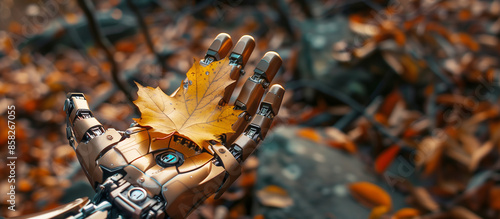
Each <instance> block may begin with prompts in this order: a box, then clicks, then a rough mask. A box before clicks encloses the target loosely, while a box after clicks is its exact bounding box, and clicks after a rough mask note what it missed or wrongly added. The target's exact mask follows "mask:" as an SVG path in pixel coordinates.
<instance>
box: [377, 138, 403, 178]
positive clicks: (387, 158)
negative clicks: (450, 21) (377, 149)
mask: <svg viewBox="0 0 500 219" xmlns="http://www.w3.org/2000/svg"><path fill="white" fill-rule="evenodd" d="M399 149H400V147H399V146H398V145H393V146H390V147H389V148H387V149H385V150H384V151H383V152H382V153H381V154H380V155H378V157H377V159H376V160H375V171H376V172H377V173H379V174H380V173H383V172H384V171H385V170H386V169H387V167H389V166H390V165H391V163H392V161H393V160H394V158H396V156H397V155H398V153H399Z"/></svg>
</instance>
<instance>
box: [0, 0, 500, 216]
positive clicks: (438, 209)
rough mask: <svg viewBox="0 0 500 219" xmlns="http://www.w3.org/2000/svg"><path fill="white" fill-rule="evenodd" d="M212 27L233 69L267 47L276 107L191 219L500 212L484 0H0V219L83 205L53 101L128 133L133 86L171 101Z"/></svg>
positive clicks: (493, 4) (495, 71)
mask: <svg viewBox="0 0 500 219" xmlns="http://www.w3.org/2000/svg"><path fill="white" fill-rule="evenodd" d="M79 2H83V3H87V5H91V6H93V7H90V8H87V9H88V10H84V8H82V7H81V6H80V5H79V4H78V3H79ZM130 2H131V3H132V4H129V3H130ZM84 11H86V12H87V13H86V14H85V13H84ZM87 17H91V18H93V20H94V21H95V22H90V23H89V22H87V21H88V20H87ZM96 31H98V32H100V35H101V36H100V37H96V35H95V34H93V33H95V32H96ZM221 32H225V33H228V34H230V35H231V36H232V38H233V42H236V41H237V40H238V39H239V37H241V36H243V35H245V34H249V35H252V36H253V37H254V38H255V39H256V43H257V45H256V48H255V50H254V52H253V54H252V56H251V58H250V61H249V62H248V64H247V67H246V71H247V72H252V71H253V68H254V66H255V65H256V63H257V62H258V61H259V60H260V58H261V57H262V56H263V55H264V53H265V52H266V51H268V50H274V51H276V52H278V53H279V54H280V55H281V57H282V58H283V61H284V62H283V67H282V69H281V70H280V72H279V73H278V75H277V76H276V78H275V79H274V83H279V84H282V85H283V86H284V87H285V88H286V96H285V99H284V102H283V105H282V108H281V110H280V113H279V115H278V116H277V117H276V118H275V122H274V129H273V131H272V133H271V134H270V135H268V137H267V138H266V140H265V141H264V143H263V144H261V147H260V149H259V150H258V151H257V152H256V153H255V156H253V157H251V158H250V159H249V160H248V161H247V162H246V163H245V164H244V171H243V175H242V176H241V177H240V178H239V180H238V181H237V182H236V183H235V184H234V185H233V186H232V188H231V189H230V190H229V191H228V192H226V194H225V195H224V196H223V197H222V198H221V199H218V200H214V199H208V200H207V201H206V202H205V203H204V204H203V205H202V206H201V207H200V208H199V209H197V210H196V211H195V212H194V213H193V214H192V215H191V216H190V217H189V218H192V219H195V218H255V219H260V218H306V217H308V218H398V219H402V218H465V219H475V218H499V217H500V176H499V168H500V163H499V160H498V157H499V149H500V147H499V140H500V130H499V128H500V116H499V112H500V111H499V105H498V100H499V99H498V98H499V86H498V85H499V84H498V82H499V76H500V75H499V73H500V66H499V55H500V54H499V52H500V44H499V36H500V35H499V34H500V1H497V0H373V1H370V0H310V1H306V0H275V1H264V0H251V1H245V0H188V1H181V0H130V1H128V0H106V1H97V0H94V1H92V0H15V1H14V0H2V1H0V124H1V125H0V129H1V132H0V145H2V146H1V148H0V154H1V155H2V156H1V157H0V197H1V200H0V203H1V208H0V215H2V216H6V217H10V216H19V215H25V214H30V213H34V212H40V211H43V210H48V209H52V208H55V207H57V206H60V205H62V204H64V203H68V202H70V201H72V200H74V199H76V198H78V197H85V196H88V197H92V196H93V194H94V192H93V190H92V188H91V187H90V186H89V184H88V181H87V179H86V178H85V175H84V173H83V172H82V171H81V169H80V167H79V163H78V161H77V159H76V156H75V153H74V152H73V149H72V148H71V147H70V146H69V143H68V141H67V140H66V136H65V135H66V134H65V127H66V123H65V113H64V112H63V111H62V106H63V104H64V100H65V98H66V97H65V96H66V93H67V92H83V93H85V95H86V97H87V99H88V100H89V104H90V106H91V109H92V110H93V112H94V115H95V116H96V117H97V118H98V119H99V120H100V121H101V123H103V125H104V126H105V127H106V128H109V127H114V128H116V129H120V130H123V129H126V128H127V127H128V126H129V124H130V123H131V122H132V118H139V117H140V115H139V114H138V113H137V111H136V108H135V106H134V105H133V104H132V103H131V102H130V100H131V99H135V98H136V91H137V88H136V86H135V84H134V81H137V82H139V83H140V84H142V85H147V86H152V87H157V86H159V87H160V88H161V89H163V90H164V91H165V92H166V93H167V94H169V93H171V92H172V91H174V90H175V89H176V88H177V87H178V86H179V85H180V83H181V81H182V80H183V79H184V78H185V73H186V72H187V70H188V69H189V68H190V66H191V65H192V63H193V61H194V58H196V59H200V58H203V56H204V54H205V52H206V49H207V48H208V46H209V45H210V43H211V42H212V40H213V39H214V37H215V36H216V35H217V34H218V33H221ZM250 75H251V74H246V75H245V76H246V77H249V76H250ZM245 79H246V78H243V79H242V80H240V83H239V84H240V85H241V84H242V83H243V82H244V81H245ZM9 105H15V107H16V119H15V122H16V146H17V148H16V153H17V155H18V160H17V164H16V203H17V205H16V211H15V212H14V211H9V210H7V207H8V206H9V203H8V202H7V199H8V197H7V195H6V193H8V190H9V188H8V187H9V185H10V184H9V183H8V182H7V177H8V175H9V169H8V168H9V167H8V166H7V163H8V160H7V159H6V157H7V138H8V134H7V125H6V124H7V106H9Z"/></svg>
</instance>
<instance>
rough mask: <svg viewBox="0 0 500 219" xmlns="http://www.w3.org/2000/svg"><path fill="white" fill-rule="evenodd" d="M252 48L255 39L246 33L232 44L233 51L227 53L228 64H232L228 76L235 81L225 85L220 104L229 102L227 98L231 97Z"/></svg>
mask: <svg viewBox="0 0 500 219" xmlns="http://www.w3.org/2000/svg"><path fill="white" fill-rule="evenodd" d="M254 48H255V40H254V39H253V37H251V36H248V35H245V36H242V37H241V38H240V40H238V43H236V46H234V48H233V51H232V52H231V54H230V55H229V64H230V65H231V66H232V68H231V73H230V77H231V79H233V80H235V83H233V84H231V85H229V86H227V87H226V89H225V91H224V96H223V97H222V100H221V102H220V105H226V104H227V103H229V99H231V95H232V93H233V91H234V88H235V87H236V85H237V84H238V79H239V78H240V76H241V75H243V74H244V71H243V68H244V67H245V64H246V63H247V61H248V59H249V58H250V55H251V54H252V51H253V49H254Z"/></svg>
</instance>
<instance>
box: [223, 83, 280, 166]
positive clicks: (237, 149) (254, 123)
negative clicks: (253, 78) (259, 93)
mask: <svg viewBox="0 0 500 219" xmlns="http://www.w3.org/2000/svg"><path fill="white" fill-rule="evenodd" d="M284 94H285V89H284V88H283V87H282V86H281V85H273V86H272V87H271V88H270V89H269V92H268V93H267V94H266V96H265V98H264V100H263V101H262V102H261V103H260V108H259V111H258V112H257V113H256V114H255V116H253V118H252V120H251V121H250V123H249V124H248V125H247V126H246V128H245V131H244V132H243V133H242V134H241V135H239V137H238V138H237V139H236V141H234V143H232V145H231V147H230V151H231V153H232V154H233V156H234V157H235V158H236V159H237V160H238V161H239V162H244V161H245V159H247V158H248V156H250V154H252V153H253V151H254V150H255V148H256V147H257V145H258V144H259V142H260V141H261V140H262V139H264V138H265V137H266V135H267V132H268V131H269V128H270V127H271V123H272V121H273V119H274V117H275V116H276V115H277V114H278V111H279V108H280V106H281V101H282V99H283V95H284Z"/></svg>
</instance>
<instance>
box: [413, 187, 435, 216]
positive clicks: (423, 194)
mask: <svg viewBox="0 0 500 219" xmlns="http://www.w3.org/2000/svg"><path fill="white" fill-rule="evenodd" d="M412 195H413V197H414V198H415V201H416V202H417V203H418V205H420V206H421V207H423V208H425V209H427V210H429V211H433V212H435V211H438V210H439V205H438V204H437V203H436V202H435V201H434V199H433V198H432V197H431V195H430V194H429V192H427V190H426V189H425V188H423V187H416V188H414V189H413V191H412Z"/></svg>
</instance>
